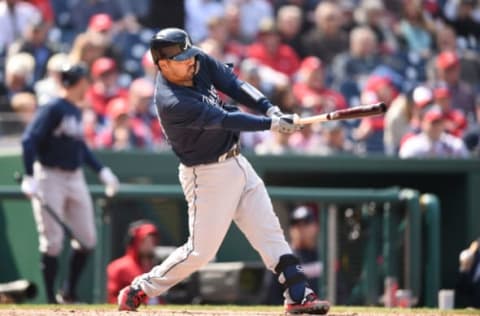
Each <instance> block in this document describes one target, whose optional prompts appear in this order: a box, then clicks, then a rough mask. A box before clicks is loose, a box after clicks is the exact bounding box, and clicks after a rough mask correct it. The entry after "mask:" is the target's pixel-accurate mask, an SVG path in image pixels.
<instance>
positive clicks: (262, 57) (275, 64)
mask: <svg viewBox="0 0 480 316" xmlns="http://www.w3.org/2000/svg"><path fill="white" fill-rule="evenodd" d="M247 56H248V57H250V58H253V59H256V60H258V61H259V62H260V63H262V64H263V65H266V66H269V67H271V68H272V69H275V70H276V71H279V72H282V73H284V74H286V75H287V76H289V77H290V76H293V75H294V74H295V73H296V72H297V70H298V67H300V58H299V57H298V55H297V53H295V51H294V50H293V48H291V47H290V46H288V45H286V44H280V47H278V49H277V50H276V53H275V54H274V55H271V54H270V53H269V52H268V51H267V49H266V47H265V46H264V45H263V44H261V43H253V44H252V45H250V46H249V47H248V49H247Z"/></svg>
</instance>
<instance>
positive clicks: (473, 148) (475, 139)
mask: <svg viewBox="0 0 480 316" xmlns="http://www.w3.org/2000/svg"><path fill="white" fill-rule="evenodd" d="M476 110H477V117H480V102H478V103H477V105H476ZM463 141H464V142H465V145H466V146H467V148H468V150H469V151H470V152H471V153H472V155H473V156H475V157H478V158H480V121H477V122H475V123H474V124H471V125H470V126H469V127H468V130H467V131H466V132H465V134H464V135H463Z"/></svg>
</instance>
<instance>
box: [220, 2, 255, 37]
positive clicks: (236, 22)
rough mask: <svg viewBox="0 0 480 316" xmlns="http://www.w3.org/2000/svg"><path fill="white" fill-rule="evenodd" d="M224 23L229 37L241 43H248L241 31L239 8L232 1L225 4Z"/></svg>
mask: <svg viewBox="0 0 480 316" xmlns="http://www.w3.org/2000/svg"><path fill="white" fill-rule="evenodd" d="M224 17H225V23H226V24H227V30H228V34H229V35H230V39H231V40H233V41H237V42H239V43H242V44H250V41H248V40H247V39H246V38H245V37H244V36H243V33H242V27H241V17H240V9H239V8H238V7H237V6H235V4H234V3H231V4H228V3H227V4H226V5H225V15H224Z"/></svg>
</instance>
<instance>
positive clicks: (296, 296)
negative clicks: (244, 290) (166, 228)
mask: <svg viewBox="0 0 480 316" xmlns="http://www.w3.org/2000/svg"><path fill="white" fill-rule="evenodd" d="M150 49H151V53H152V56H153V60H154V62H155V64H156V65H157V67H158V69H159V74H158V76H157V81H156V90H155V103H156V107H157V113H158V114H159V117H160V120H161V122H162V126H163V128H164V130H165V134H166V136H167V138H168V140H169V142H170V144H171V146H172V149H173V151H174V152H175V154H176V155H177V156H178V158H179V159H180V162H181V164H180V167H179V173H180V174H179V179H180V183H181V185H182V188H183V191H184V194H185V198H186V200H187V201H188V206H189V207H188V216H189V221H188V222H189V232H190V236H189V238H188V241H187V242H186V243H185V244H184V245H183V246H181V247H179V248H178V249H177V250H175V251H174V252H173V253H172V254H171V255H170V256H169V257H168V258H167V259H166V260H165V261H163V262H162V264H161V265H158V266H156V267H154V268H153V269H152V270H151V271H150V272H149V273H145V274H143V275H140V276H138V277H137V278H136V279H135V280H134V281H133V282H132V284H131V285H129V286H127V287H125V288H124V289H123V290H122V291H121V292H120V294H119V296H118V304H119V309H120V310H136V309H137V308H138V307H139V305H140V304H141V302H142V301H143V300H144V299H145V297H146V296H148V297H155V296H158V295H160V294H162V293H164V292H165V291H167V290H168V289H170V288H171V287H172V286H174V285H175V284H176V283H178V282H180V281H181V280H183V279H184V278H186V277H187V276H188V275H190V274H191V273H193V272H195V271H196V270H198V269H199V268H201V267H202V266H204V265H205V264H207V263H208V262H209V261H210V260H211V259H212V258H213V257H214V255H215V254H216V252H217V250H218V248H219V247H220V244H221V243H222V241H223V239H224V237H225V234H226V233H227V230H228V228H229V226H230V224H231V222H232V220H233V221H234V222H235V223H236V224H237V226H238V227H239V228H240V230H241V231H242V232H243V233H244V234H245V236H246V237H247V239H248V240H249V241H250V243H251V244H252V246H253V247H254V248H255V249H256V250H257V251H258V252H259V253H260V255H261V257H262V260H263V262H264V263H265V265H266V266H267V268H269V269H270V270H272V271H274V272H275V273H277V275H278V277H279V280H280V282H281V283H282V284H283V285H284V286H285V294H284V295H285V309H286V312H288V313H311V314H312V313H316V314H325V313H327V311H328V309H329V303H328V302H325V301H320V300H319V299H318V298H317V296H316V294H315V293H314V292H313V291H312V289H311V288H310V286H309V285H308V283H307V280H306V276H305V274H304V273H303V269H301V266H300V261H299V260H298V258H297V257H296V256H295V255H294V254H293V253H292V250H291V249H290V246H289V245H288V243H287V242H286V240H285V237H284V235H283V231H282V228H281V227H280V222H279V220H278V218H277V216H276V215H275V213H274V211H273V207H272V203H271V201H270V198H269V196H268V193H267V190H266V189H265V185H264V183H263V181H262V180H261V179H260V177H259V176H258V175H257V174H256V172H255V171H254V169H253V168H252V166H251V165H250V163H249V162H248V161H247V160H246V159H245V158H244V157H243V156H242V155H241V154H240V148H239V146H238V144H237V143H238V139H239V133H240V131H259V130H273V131H280V132H282V133H293V132H295V131H296V130H298V129H300V128H301V126H299V125H297V124H295V123H294V122H295V115H287V114H284V113H282V112H281V111H280V109H279V108H278V107H276V106H273V105H272V104H271V103H270V101H269V100H268V99H267V98H266V97H265V96H264V95H262V94H261V93H260V92H259V91H258V90H257V89H255V88H254V87H253V86H251V85H250V84H248V83H246V82H243V81H241V80H239V79H238V78H237V77H236V76H235V74H234V73H233V72H232V70H231V68H230V67H229V66H228V65H225V64H222V63H220V62H218V61H216V60H215V59H213V58H211V57H210V56H208V55H206V54H205V53H203V52H202V51H201V50H199V49H198V48H197V47H194V46H192V43H191V40H190V37H189V36H188V34H187V33H186V32H185V31H183V30H181V29H176V28H167V29H163V30H161V31H159V32H158V33H157V34H155V35H154V37H153V38H152V40H151V42H150ZM217 89H218V90H219V91H221V92H223V93H225V94H227V95H229V96H230V97H232V98H233V99H235V100H236V101H238V102H239V103H241V104H244V105H246V106H248V107H249V108H251V109H254V110H256V111H258V112H260V113H262V114H266V117H264V116H256V115H252V114H247V113H242V112H240V111H238V109H237V108H235V107H232V106H228V105H225V104H224V103H223V102H221V100H220V98H219V96H218V93H217Z"/></svg>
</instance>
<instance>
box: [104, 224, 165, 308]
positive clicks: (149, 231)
mask: <svg viewBox="0 0 480 316" xmlns="http://www.w3.org/2000/svg"><path fill="white" fill-rule="evenodd" d="M158 244H159V234H158V230H157V228H156V227H155V225H153V224H152V223H150V222H148V221H145V220H139V221H135V222H132V223H130V225H129V226H128V232H127V240H126V250H125V254H124V255H123V256H122V257H120V258H117V259H115V260H113V261H112V262H110V263H109V264H108V266H107V301H108V303H110V304H115V303H117V296H118V293H119V292H120V290H121V289H122V288H124V287H125V286H127V285H129V284H130V283H131V282H132V281H133V279H134V278H135V277H137V276H139V275H141V274H143V273H146V272H148V271H150V270H151V269H152V268H153V267H154V266H155V261H154V255H155V253H154V251H155V247H156V246H157V245H158ZM145 303H146V302H145ZM149 303H152V302H149ZM157 303H158V301H157Z"/></svg>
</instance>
